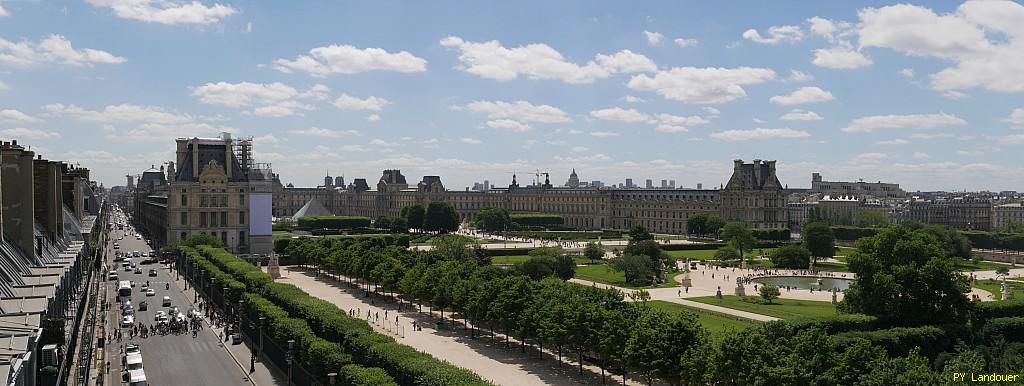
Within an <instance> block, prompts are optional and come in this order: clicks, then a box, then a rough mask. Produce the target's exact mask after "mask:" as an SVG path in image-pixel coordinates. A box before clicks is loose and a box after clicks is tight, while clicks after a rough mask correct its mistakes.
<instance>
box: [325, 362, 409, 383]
mask: <svg viewBox="0 0 1024 386" xmlns="http://www.w3.org/2000/svg"><path fill="white" fill-rule="evenodd" d="M338 378H340V381H341V384H342V385H352V386H390V385H398V384H397V383H395V380H394V379H393V378H391V376H390V375H388V373H387V372H385V371H384V369H380V368H376V367H362V366H359V365H346V366H343V367H342V368H341V372H339V373H338Z"/></svg>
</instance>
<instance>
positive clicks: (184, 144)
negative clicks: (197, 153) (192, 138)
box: [175, 138, 188, 165]
mask: <svg viewBox="0 0 1024 386" xmlns="http://www.w3.org/2000/svg"><path fill="white" fill-rule="evenodd" d="M175 143H176V144H177V145H178V146H177V148H176V150H175V155H176V158H175V161H176V162H177V163H178V165H184V164H185V154H186V153H188V140H187V139H185V138H178V139H176V140H175Z"/></svg>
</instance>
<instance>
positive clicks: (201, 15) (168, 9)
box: [86, 0, 238, 25]
mask: <svg viewBox="0 0 1024 386" xmlns="http://www.w3.org/2000/svg"><path fill="white" fill-rule="evenodd" d="M86 1H87V2H88V3H89V4H92V5H93V6H96V7H103V8H110V9H111V10H113V11H114V14H115V15H117V17H120V18H122V19H131V20H139V21H145V22H151V23H160V24H167V25H175V24H198V25H208V24H214V23H218V22H220V21H221V19H224V18H226V17H228V16H231V15H234V14H235V13H237V12H238V10H236V9H234V8H232V7H231V6H230V5H222V4H220V3H216V4H213V5H210V6H206V5H203V4H202V3H200V2H199V1H195V0H193V1H192V2H184V1H170V0H86Z"/></svg>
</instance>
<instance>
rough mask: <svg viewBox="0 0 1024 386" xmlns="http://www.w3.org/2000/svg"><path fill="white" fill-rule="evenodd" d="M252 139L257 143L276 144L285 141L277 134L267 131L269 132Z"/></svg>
mask: <svg viewBox="0 0 1024 386" xmlns="http://www.w3.org/2000/svg"><path fill="white" fill-rule="evenodd" d="M252 140H253V142H255V143H257V144H264V143H270V144H276V143H281V142H282V141H283V140H282V139H280V138H277V136H275V135H274V133H267V134H264V135H261V136H259V137H255V138H253V139H252Z"/></svg>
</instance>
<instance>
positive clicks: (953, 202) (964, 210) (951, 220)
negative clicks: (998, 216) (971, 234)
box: [901, 196, 993, 231]
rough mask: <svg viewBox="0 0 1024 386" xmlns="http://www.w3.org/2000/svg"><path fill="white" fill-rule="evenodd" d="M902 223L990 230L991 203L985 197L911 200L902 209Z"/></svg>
mask: <svg viewBox="0 0 1024 386" xmlns="http://www.w3.org/2000/svg"><path fill="white" fill-rule="evenodd" d="M901 220H903V221H907V220H909V221H919V222H923V223H927V224H939V225H945V226H948V227H950V228H954V229H963V230H975V231H989V230H992V225H993V224H992V201H991V200H990V199H988V198H985V197H978V196H958V197H940V198H935V199H928V200H912V201H910V202H908V203H907V204H906V207H905V208H903V213H902V219H901Z"/></svg>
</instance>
